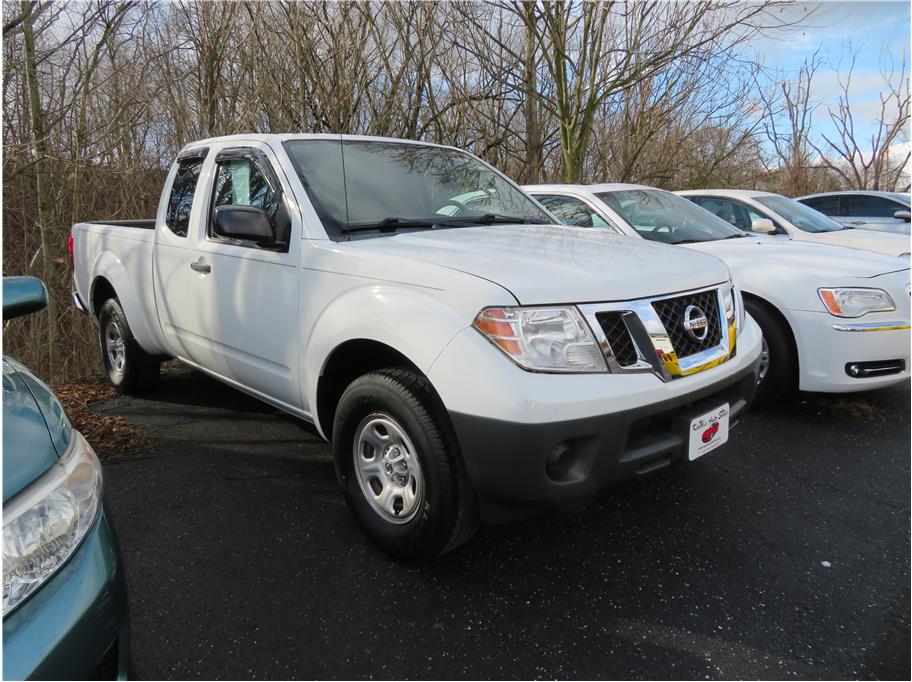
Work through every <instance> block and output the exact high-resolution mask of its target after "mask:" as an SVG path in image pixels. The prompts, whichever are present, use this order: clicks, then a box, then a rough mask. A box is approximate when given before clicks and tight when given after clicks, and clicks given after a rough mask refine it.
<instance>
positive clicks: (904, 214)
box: [893, 208, 912, 223]
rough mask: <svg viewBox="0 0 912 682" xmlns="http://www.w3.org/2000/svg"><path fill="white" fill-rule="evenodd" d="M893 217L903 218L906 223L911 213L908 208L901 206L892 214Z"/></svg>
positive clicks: (911, 215)
mask: <svg viewBox="0 0 912 682" xmlns="http://www.w3.org/2000/svg"><path fill="white" fill-rule="evenodd" d="M893 217H894V218H896V219H897V220H905V221H906V222H907V223H908V222H909V218H910V217H912V213H909V211H908V209H904V208H901V209H899V210H898V211H897V212H896V213H894V214H893Z"/></svg>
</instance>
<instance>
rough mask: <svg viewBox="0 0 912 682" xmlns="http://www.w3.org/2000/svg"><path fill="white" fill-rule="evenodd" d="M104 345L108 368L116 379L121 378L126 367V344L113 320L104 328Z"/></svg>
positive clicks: (118, 326)
mask: <svg viewBox="0 0 912 682" xmlns="http://www.w3.org/2000/svg"><path fill="white" fill-rule="evenodd" d="M104 343H105V354H106V355H107V358H108V367H109V368H110V369H111V372H112V373H113V374H114V375H115V376H116V377H118V378H119V377H122V376H123V373H124V369H125V368H126V365H127V344H126V342H125V341H124V338H123V332H122V331H121V330H120V325H118V324H117V322H115V321H114V320H112V321H110V322H108V326H107V327H106V328H105V334H104Z"/></svg>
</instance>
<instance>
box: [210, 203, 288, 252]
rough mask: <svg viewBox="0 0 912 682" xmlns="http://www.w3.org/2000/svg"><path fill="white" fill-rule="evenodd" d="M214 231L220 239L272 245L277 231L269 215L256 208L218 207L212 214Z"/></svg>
mask: <svg viewBox="0 0 912 682" xmlns="http://www.w3.org/2000/svg"><path fill="white" fill-rule="evenodd" d="M212 230H213V232H215V233H216V234H217V235H219V236H220V237H228V238H229V239H248V240H250V241H252V242H257V243H266V244H272V243H273V242H275V231H274V229H273V227H272V221H271V220H270V219H269V215H268V214H267V213H266V211H264V210H263V209H262V208H258V207H256V206H218V207H216V209H215V211H213V213H212Z"/></svg>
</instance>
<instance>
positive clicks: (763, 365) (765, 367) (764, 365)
mask: <svg viewBox="0 0 912 682" xmlns="http://www.w3.org/2000/svg"><path fill="white" fill-rule="evenodd" d="M761 343H762V345H761V346H760V367H759V369H758V372H757V385H758V386H759V385H760V384H762V383H763V380H764V379H766V374H767V372H769V368H770V349H769V346H768V345H767V343H766V337H765V336H763V337H761Z"/></svg>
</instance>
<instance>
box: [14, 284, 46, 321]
mask: <svg viewBox="0 0 912 682" xmlns="http://www.w3.org/2000/svg"><path fill="white" fill-rule="evenodd" d="M47 304H48V292H47V288H46V287H45V286H44V282H42V281H41V280H40V279H38V278H37V277H4V278H3V319H4V320H11V319H13V318H14V317H19V316H20V315H28V314H30V313H36V312H38V311H39V310H44V308H46V307H47Z"/></svg>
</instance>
